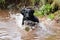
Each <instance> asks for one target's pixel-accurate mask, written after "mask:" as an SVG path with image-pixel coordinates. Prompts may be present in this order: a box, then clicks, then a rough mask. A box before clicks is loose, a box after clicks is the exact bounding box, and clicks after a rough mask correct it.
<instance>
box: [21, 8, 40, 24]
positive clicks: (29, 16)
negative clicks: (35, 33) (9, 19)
mask: <svg viewBox="0 0 60 40" xmlns="http://www.w3.org/2000/svg"><path fill="white" fill-rule="evenodd" d="M21 14H22V15H23V22H22V24H24V21H25V20H29V21H33V22H37V23H39V20H38V18H37V17H36V16H34V10H33V9H31V8H24V9H22V10H21Z"/></svg>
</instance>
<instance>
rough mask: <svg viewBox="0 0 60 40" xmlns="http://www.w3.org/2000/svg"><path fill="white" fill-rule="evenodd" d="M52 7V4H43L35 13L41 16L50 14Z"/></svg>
mask: <svg viewBox="0 0 60 40" xmlns="http://www.w3.org/2000/svg"><path fill="white" fill-rule="evenodd" d="M51 8H52V7H51V5H50V4H46V5H43V6H42V7H41V8H40V9H39V10H36V11H35V15H36V16H41V17H42V16H45V15H47V14H49V12H50V9H51Z"/></svg>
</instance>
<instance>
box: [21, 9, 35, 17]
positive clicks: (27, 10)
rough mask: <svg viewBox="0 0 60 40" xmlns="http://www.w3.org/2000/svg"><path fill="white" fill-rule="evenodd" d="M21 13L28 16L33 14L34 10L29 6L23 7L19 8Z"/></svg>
mask: <svg viewBox="0 0 60 40" xmlns="http://www.w3.org/2000/svg"><path fill="white" fill-rule="evenodd" d="M21 14H22V15H23V16H24V17H30V16H33V14H34V10H33V9H31V8H24V9H22V10H21Z"/></svg>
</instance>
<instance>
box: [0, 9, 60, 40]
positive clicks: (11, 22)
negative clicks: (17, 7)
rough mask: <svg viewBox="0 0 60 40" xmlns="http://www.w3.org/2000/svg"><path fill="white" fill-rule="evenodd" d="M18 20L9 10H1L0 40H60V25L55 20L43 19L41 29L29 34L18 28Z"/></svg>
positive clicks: (31, 31) (38, 28)
mask: <svg viewBox="0 0 60 40" xmlns="http://www.w3.org/2000/svg"><path fill="white" fill-rule="evenodd" d="M15 16H17V15H15ZM17 20H20V19H17ZM17 20H16V19H15V18H13V16H12V17H10V15H9V12H8V11H7V10H2V11H1V10H0V40H60V23H56V21H55V20H52V21H51V20H50V19H47V18H42V19H40V23H39V26H40V27H38V26H37V28H35V29H34V30H30V31H28V32H27V31H25V30H21V28H19V27H18V25H17V23H18V22H19V21H18V22H16V21H17Z"/></svg>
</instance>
